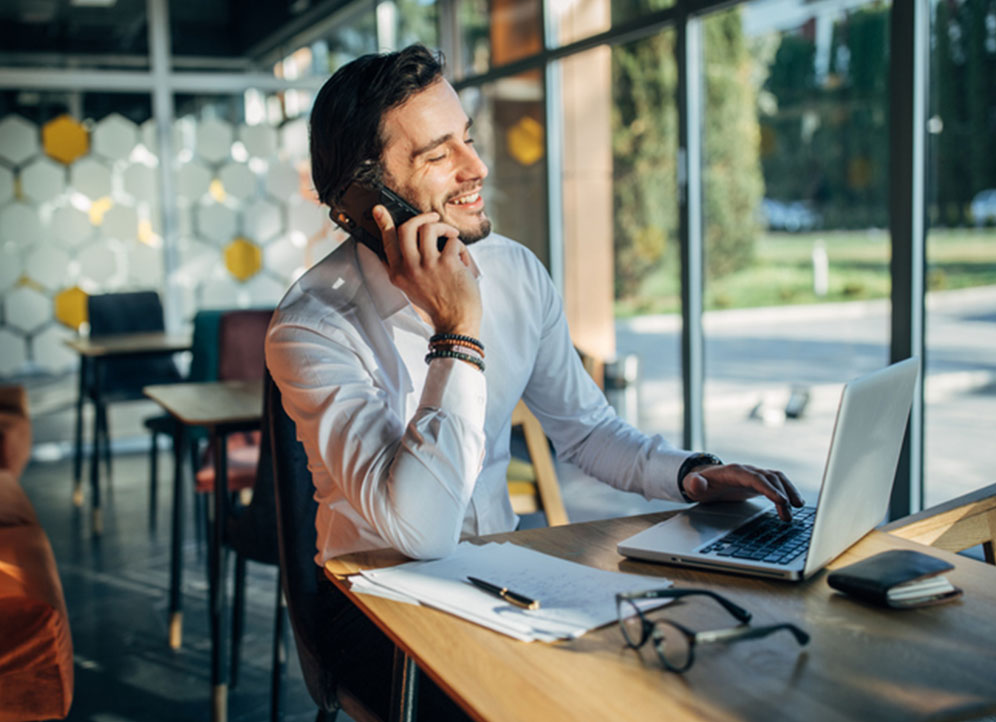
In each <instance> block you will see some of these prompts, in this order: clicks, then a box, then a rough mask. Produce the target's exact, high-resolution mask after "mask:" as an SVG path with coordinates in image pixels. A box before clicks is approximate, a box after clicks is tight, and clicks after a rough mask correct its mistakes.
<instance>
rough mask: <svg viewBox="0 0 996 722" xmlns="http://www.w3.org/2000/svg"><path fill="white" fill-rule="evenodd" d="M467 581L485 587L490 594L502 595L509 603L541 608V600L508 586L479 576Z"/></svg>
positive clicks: (528, 607) (524, 607) (480, 587)
mask: <svg viewBox="0 0 996 722" xmlns="http://www.w3.org/2000/svg"><path fill="white" fill-rule="evenodd" d="M467 581H468V582H470V583H471V584H473V585H474V586H475V587H477V588H478V589H483V590H484V591H486V592H488V593H490V594H494V595H495V596H496V597H500V598H502V599H504V600H505V601H506V602H508V603H509V604H514V605H515V606H517V607H522V608H523V609H539V608H540V603H539V601H537V600H535V599H531V598H529V597H527V596H526V595H525V594H519V593H518V592H513V591H511V590H510V589H509V588H508V587H500V586H498V585H497V584H492V583H491V582H486V581H484V580H483V579H478V578H477V577H467Z"/></svg>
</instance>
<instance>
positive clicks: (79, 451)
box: [66, 332, 191, 536]
mask: <svg viewBox="0 0 996 722" xmlns="http://www.w3.org/2000/svg"><path fill="white" fill-rule="evenodd" d="M66 345H67V346H69V348H71V349H73V351H75V352H76V353H78V354H79V356H80V370H79V394H78V396H77V398H76V430H75V444H74V449H73V482H74V488H73V502H74V503H75V504H76V506H83V482H82V478H83V403H84V401H85V399H86V398H87V397H89V398H90V401H91V402H92V403H93V408H94V414H93V448H92V449H91V455H90V491H91V494H90V503H91V506H92V509H93V512H92V516H93V532H94V534H96V535H98V536H99V535H100V534H101V532H102V531H103V522H102V519H101V513H100V449H99V448H98V438H99V428H100V423H101V419H100V414H101V411H100V410H101V409H102V408H103V407H102V405H101V404H100V398H101V394H102V391H101V388H100V364H101V362H102V361H104V360H106V359H109V358H116V359H122V358H140V357H142V356H168V355H170V354H174V353H178V352H180V351H189V350H190V345H191V337H190V335H189V334H186V335H185V334H168V333H160V332H157V333H120V334H114V335H113V336H99V337H97V336H94V337H90V338H82V337H81V338H71V339H67V340H66ZM91 371H92V374H91ZM90 375H92V377H93V384H92V386H91V387H90V388H87V383H86V381H87V377H88V376H90Z"/></svg>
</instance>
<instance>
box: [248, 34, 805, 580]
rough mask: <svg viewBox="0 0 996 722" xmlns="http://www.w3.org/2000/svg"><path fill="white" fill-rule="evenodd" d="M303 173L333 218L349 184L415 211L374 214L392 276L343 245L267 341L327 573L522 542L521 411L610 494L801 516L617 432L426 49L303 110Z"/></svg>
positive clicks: (715, 471) (773, 484)
mask: <svg viewBox="0 0 996 722" xmlns="http://www.w3.org/2000/svg"><path fill="white" fill-rule="evenodd" d="M311 156H312V176H313V179H314V183H315V188H316V190H317V191H318V194H319V197H320V199H321V200H322V202H324V203H326V204H328V205H330V206H331V207H332V208H333V211H334V210H335V209H336V208H337V207H338V204H339V203H340V201H341V198H342V195H343V193H344V192H345V191H346V189H347V188H348V187H349V185H350V184H351V183H352V182H354V181H362V182H363V183H365V184H368V185H369V184H374V183H383V184H384V185H385V186H387V187H388V188H390V189H392V190H393V191H395V192H396V193H398V194H399V195H401V196H402V197H403V198H404V199H405V200H407V201H408V202H409V203H410V204H411V205H412V206H414V207H415V208H416V209H418V210H419V211H421V213H420V214H419V215H417V216H415V217H414V218H412V219H411V220H408V221H407V222H404V223H402V224H401V225H400V226H398V227H396V226H395V224H394V222H393V220H392V218H391V216H390V214H389V213H388V212H387V211H386V209H385V208H383V207H382V206H378V207H376V208H375V209H374V214H373V215H374V219H375V220H376V222H377V225H378V227H379V230H380V232H381V236H382V240H383V251H384V255H385V257H386V261H387V262H386V264H385V263H384V262H382V261H381V260H380V258H378V256H377V255H376V254H375V253H374V252H373V251H371V250H370V249H368V248H367V247H366V246H364V245H361V244H359V243H357V242H355V241H353V240H349V241H347V242H345V243H343V244H342V245H341V246H339V248H337V249H336V250H335V251H334V252H333V253H331V254H330V255H329V256H328V257H326V258H325V259H324V260H322V261H321V262H320V263H318V264H317V265H316V266H315V267H314V268H312V269H311V270H310V271H308V273H306V274H305V275H304V276H303V277H302V278H301V279H300V280H299V281H298V282H297V283H296V284H295V285H294V286H293V287H292V288H291V289H290V291H289V292H288V293H287V295H286V297H285V298H284V300H283V301H282V302H281V304H280V308H279V309H278V310H277V312H276V314H275V316H274V320H273V322H272V324H271V327H270V331H269V333H268V337H267V349H266V350H267V363H268V366H269V368H270V370H271V373H272V375H273V377H274V380H275V381H276V383H277V385H278V386H279V387H280V390H281V393H282V395H283V402H284V406H285V408H286V410H287V412H288V414H289V415H290V417H291V418H292V419H293V420H294V421H295V423H296V424H297V429H298V435H299V437H300V438H301V440H302V442H303V445H304V448H305V450H306V451H307V454H308V459H309V466H310V468H311V470H312V473H313V477H314V482H315V487H316V498H317V500H318V502H319V511H318V517H317V519H316V526H317V530H318V549H317V554H316V561H317V562H318V563H319V564H321V563H322V562H323V561H324V560H325V559H327V558H329V557H332V556H336V555H339V554H344V553H347V552H351V551H357V550H361V549H370V548H377V547H385V546H390V547H394V548H396V549H398V550H400V551H402V552H403V553H405V554H407V555H408V556H411V557H414V558H432V557H439V556H444V555H446V554H448V553H449V552H451V551H452V550H453V548H454V546H455V545H456V544H457V542H458V541H459V539H460V538H461V537H462V536H467V535H474V534H488V533H495V532H503V531H510V530H512V529H514V528H515V526H516V523H517V518H516V516H515V514H514V513H513V512H512V509H511V505H510V502H509V498H508V491H507V487H506V482H505V472H506V468H507V465H508V460H509V429H510V418H511V414H512V409H513V408H514V407H515V405H516V402H517V401H518V400H519V398H520V397H521V398H523V399H524V400H525V401H526V403H527V405H528V406H529V407H530V408H531V409H532V411H533V412H534V413H535V415H536V416H537V417H538V418H539V420H540V422H541V423H542V425H543V429H544V431H545V432H546V433H547V435H548V436H549V437H550V439H551V440H552V441H553V444H554V446H555V448H556V450H557V453H558V457H559V458H560V459H562V460H565V461H570V462H573V463H574V464H576V465H577V466H579V467H580V468H581V469H582V470H584V471H585V472H587V473H589V474H591V475H592V476H595V477H596V478H599V479H602V480H604V481H606V482H607V483H610V484H612V485H614V486H616V487H619V488H622V489H626V490H629V491H634V492H639V493H642V494H644V495H645V496H647V497H648V498H666V499H673V500H678V501H681V500H682V498H683V497H684V499H685V500H687V501H701V502H709V501H716V500H731V499H744V498H747V497H749V496H753V495H756V494H763V495H765V496H766V497H768V498H769V499H771V500H772V501H773V502H775V504H777V505H778V508H779V510H780V512H781V513H782V514H783V515H785V516H787V515H788V507H789V506H790V505H794V506H801V505H802V500H801V498H800V497H799V495H798V493H797V492H796V490H795V488H794V487H793V486H792V484H791V483H790V482H789V481H788V480H787V479H786V478H785V476H784V475H782V474H781V473H780V472H777V471H770V470H766V469H759V468H756V467H751V466H745V465H738V464H722V463H721V462H719V460H718V459H716V458H715V457H711V456H710V455H701V454H700V455H694V454H692V453H691V452H688V451H682V450H679V449H676V448H674V447H673V446H671V445H670V444H668V443H667V442H666V441H665V440H664V439H663V438H661V437H659V436H654V437H648V436H646V435H644V434H642V433H640V432H638V431H637V430H635V429H633V428H632V427H630V426H628V425H627V424H625V423H624V422H623V421H621V420H620V419H619V418H618V417H616V415H615V413H614V412H613V410H612V408H611V407H610V406H609V405H608V403H607V402H606V400H605V397H604V395H603V394H602V393H601V392H600V390H599V389H598V387H597V386H596V385H595V383H594V382H593V381H592V380H591V378H590V377H589V376H588V375H587V373H586V372H585V370H584V368H583V367H582V365H581V362H580V360H579V358H578V356H577V354H576V352H575V351H574V349H573V346H572V344H571V339H570V336H569V333H568V328H567V323H566V320H565V318H564V314H563V310H562V306H561V301H560V299H559V297H558V296H557V293H556V290H555V289H554V287H553V285H552V283H551V280H550V278H549V275H548V274H547V272H546V270H545V269H544V268H543V266H542V265H541V264H540V263H539V261H538V260H537V259H536V258H535V256H533V255H532V254H531V253H530V252H529V251H528V250H527V249H526V248H525V247H523V246H521V245H519V244H517V243H515V242H514V241H511V240H509V239H507V238H504V237H502V236H500V235H498V234H496V233H492V231H491V223H490V221H489V219H488V216H487V213H486V211H485V207H484V200H483V198H482V196H481V189H482V187H483V184H484V181H485V179H486V177H487V174H488V169H487V167H486V166H485V165H484V163H483V162H482V161H481V159H480V158H479V157H478V155H477V152H476V151H475V149H474V145H473V136H472V134H471V122H470V120H469V119H468V118H467V115H466V114H465V113H464V111H463V109H462V108H461V106H460V102H459V98H458V96H457V94H456V92H455V91H454V90H453V88H452V87H451V86H450V84H449V83H448V82H446V80H444V79H443V77H442V68H441V65H440V63H439V61H438V60H437V58H436V57H435V56H433V55H432V54H431V53H430V52H429V51H427V50H426V49H425V48H423V47H421V46H413V47H409V48H406V49H405V50H402V51H400V52H398V53H391V54H388V55H381V56H364V57H362V58H359V59H358V60H356V61H354V62H352V63H350V64H348V65H346V66H344V67H343V68H341V69H340V70H339V71H337V72H336V73H335V75H334V76H333V77H332V78H331V79H330V80H329V81H328V82H327V83H326V84H325V86H324V87H323V88H322V90H321V92H320V93H319V95H318V97H317V98H316V100H315V105H314V108H313V110H312V115H311ZM438 238H444V239H445V245H443V247H442V250H439V249H438V248H437V239H438ZM427 352H428V353H427Z"/></svg>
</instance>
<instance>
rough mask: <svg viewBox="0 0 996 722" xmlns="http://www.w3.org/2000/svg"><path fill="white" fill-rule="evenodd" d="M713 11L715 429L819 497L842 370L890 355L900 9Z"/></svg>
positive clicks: (710, 374) (709, 180)
mask: <svg viewBox="0 0 996 722" xmlns="http://www.w3.org/2000/svg"><path fill="white" fill-rule="evenodd" d="M770 10H771V3H767V2H755V3H747V4H745V5H742V6H739V7H737V8H734V9H732V10H729V11H725V12H722V13H717V14H714V15H711V16H709V17H707V18H706V19H705V20H704V21H703V25H702V34H703V54H704V58H703V66H702V67H703V69H704V74H705V81H704V82H705V85H704V98H705V101H704V104H705V107H704V116H703V117H704V120H703V125H704V145H703V154H704V158H703V163H704V168H703V183H704V190H703V205H704V207H703V228H704V233H705V246H706V273H707V281H706V289H705V290H706V296H705V298H706V305H707V309H708V311H707V313H706V318H705V330H706V385H705V407H706V408H705V417H706V429H707V432H706V438H707V443H708V447H709V450H710V451H713V452H715V453H717V454H718V455H720V456H721V457H724V458H730V459H737V460H743V461H747V462H749V463H756V464H761V465H765V466H772V467H774V468H781V469H783V470H784V471H786V472H787V473H788V474H789V476H790V477H791V478H792V479H793V480H794V481H795V482H796V484H797V486H799V487H800V488H801V489H802V490H803V492H804V493H805V494H807V496H809V497H811V498H815V495H816V493H817V491H818V488H819V484H820V478H821V475H822V465H823V460H824V459H825V457H826V451H827V448H828V446H829V440H830V435H831V430H832V424H833V418H834V413H835V409H836V404H837V399H838V395H839V392H840V387H841V384H842V383H843V382H846V381H847V380H849V379H850V378H852V377H854V376H857V375H859V374H861V373H863V372H866V371H870V370H872V369H875V368H879V367H881V366H884V365H885V364H886V363H887V362H888V339H889V308H888V294H889V288H890V281H889V268H888V263H889V240H888V206H887V189H888V186H887V180H888V178H887V170H888V154H887V150H888V129H887V125H886V123H887V116H888V97H887V80H888V60H889V56H888V26H889V6H888V5H886V4H882V3H869V4H868V5H867V6H863V7H855V4H854V3H853V2H840V3H836V4H835V3H823V4H821V5H820V8H819V10H818V11H817V10H816V9H811V8H806V7H801V6H800V7H798V8H796V9H795V10H794V12H793V13H789V14H785V13H773V12H770Z"/></svg>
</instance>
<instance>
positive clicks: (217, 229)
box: [194, 203, 237, 243]
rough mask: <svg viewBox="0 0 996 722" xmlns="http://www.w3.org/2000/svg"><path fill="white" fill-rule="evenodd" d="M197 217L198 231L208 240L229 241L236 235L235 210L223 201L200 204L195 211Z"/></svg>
mask: <svg viewBox="0 0 996 722" xmlns="http://www.w3.org/2000/svg"><path fill="white" fill-rule="evenodd" d="M194 213H195V215H196V217H197V219H196V220H197V232H198V233H199V235H201V236H203V237H204V238H207V239H208V240H211V241H215V242H217V243H227V242H228V241H230V240H232V238H233V237H234V236H235V230H236V227H237V222H236V220H237V219H236V217H235V211H233V210H232V209H231V208H229V207H228V206H225V205H222V204H221V203H212V204H210V205H206V206H198V207H197V209H196V210H195V211H194Z"/></svg>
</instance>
